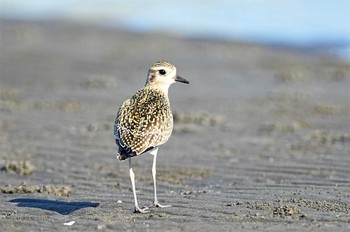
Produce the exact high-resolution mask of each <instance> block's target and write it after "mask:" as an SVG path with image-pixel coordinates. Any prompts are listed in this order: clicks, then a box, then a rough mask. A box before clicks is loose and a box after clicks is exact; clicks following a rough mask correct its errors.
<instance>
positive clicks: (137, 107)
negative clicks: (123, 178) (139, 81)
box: [114, 61, 189, 213]
mask: <svg viewBox="0 0 350 232" xmlns="http://www.w3.org/2000/svg"><path fill="white" fill-rule="evenodd" d="M174 82H182V83H186V84H189V82H188V81H187V80H186V79H184V78H182V77H180V76H178V75H176V68H175V66H174V65H172V64H170V63H169V62H166V61H158V62H155V63H154V64H153V65H152V66H151V68H150V69H149V71H148V76H147V81H146V85H145V87H144V88H143V89H140V90H139V91H137V92H136V93H135V94H134V95H133V96H132V97H131V98H130V99H127V100H126V101H125V102H124V103H123V104H122V106H121V107H120V109H119V111H118V115H117V118H116V119H115V122H114V135H115V141H116V143H117V144H118V158H119V159H120V160H125V159H129V172H130V180H131V185H132V190H133V195H134V201H135V212H138V213H147V212H149V211H148V208H147V207H146V208H140V207H139V205H138V202H137V197H136V187H135V173H134V171H133V169H132V165H131V158H132V157H134V156H137V155H140V154H142V153H145V152H147V151H149V152H150V154H152V155H153V157H154V158H153V165H152V176H153V183H154V203H153V205H154V206H156V207H169V206H170V205H161V204H159V202H158V198H157V185H156V160H157V154H158V146H160V145H162V144H163V143H165V142H166V141H168V139H169V137H170V135H171V132H172V130H173V115H172V113H171V108H170V103H169V98H168V89H169V87H170V85H171V84H173V83H174Z"/></svg>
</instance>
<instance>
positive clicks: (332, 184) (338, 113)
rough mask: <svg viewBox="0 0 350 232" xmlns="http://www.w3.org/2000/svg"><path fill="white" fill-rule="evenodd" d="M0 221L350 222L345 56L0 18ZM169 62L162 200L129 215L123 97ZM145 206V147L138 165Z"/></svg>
mask: <svg viewBox="0 0 350 232" xmlns="http://www.w3.org/2000/svg"><path fill="white" fill-rule="evenodd" d="M0 30H1V31H0V32H1V44H0V49H1V55H0V68H1V69H0V78H1V80H0V81H1V82H0V98H1V101H0V114H1V118H0V131H1V133H0V144H1V153H0V169H1V171H0V189H1V193H0V195H1V197H0V230H1V231H57V230H59V231H71V230H74V231H90V230H101V231H109V230H111V231H112V230H113V231H173V232H175V231H213V230H219V231H256V230H258V231H349V230H350V152H349V145H350V125H349V124H350V120H349V118H350V103H349V100H350V94H349V88H350V64H349V63H348V62H345V61H341V60H337V59H336V58H334V57H330V56H327V55H324V54H303V53H302V52H301V51H293V50H288V49H282V48H271V47H263V46H258V45H253V44H245V43H237V42H227V41H210V40H204V39H185V38H181V37H179V36H176V35H166V34H163V33H154V34H137V33H130V32H127V31H124V30H122V29H110V28H104V29H103V28H96V27H89V26H82V25H75V24H74V25H73V24H70V23H68V22H61V23H59V22H46V23H44V22H14V21H5V20H2V21H1V27H0ZM160 59H166V60H169V61H171V62H172V63H174V64H175V65H176V66H177V69H178V74H179V75H181V76H183V77H185V78H186V79H188V80H189V81H190V82H191V84H190V85H181V84H176V85H174V86H172V87H171V89H170V100H171V105H172V108H173V112H174V121H175V128H174V132H173V135H172V137H171V139H170V140H169V141H168V143H166V144H165V145H163V146H161V147H160V149H159V153H158V191H159V196H158V197H159V200H160V202H161V203H165V204H171V205H172V207H171V208H162V209H160V208H151V213H149V214H134V213H133V197H132V191H131V184H130V179H129V174H128V162H120V161H118V160H117V159H116V145H115V144H114V137H113V122H114V118H115V115H116V112H117V109H118V108H119V105H120V104H121V103H122V102H123V101H124V100H125V99H126V98H128V97H130V96H131V95H132V94H133V93H134V92H135V91H136V90H138V89H139V88H141V87H142V86H143V85H144V83H145V78H146V74H147V70H148V67H149V66H150V65H151V64H152V63H153V62H154V61H156V60H160ZM133 164H134V170H135V173H136V180H137V182H136V185H137V186H136V187H137V194H138V198H139V202H140V205H141V206H148V205H151V203H152V198H153V193H152V191H153V189H152V177H151V165H152V157H151V156H150V155H148V154H145V155H142V156H140V157H138V158H136V159H134V161H133Z"/></svg>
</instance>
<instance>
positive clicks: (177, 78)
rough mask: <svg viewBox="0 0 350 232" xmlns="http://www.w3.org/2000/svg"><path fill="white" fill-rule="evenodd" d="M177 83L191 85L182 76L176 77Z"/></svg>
mask: <svg viewBox="0 0 350 232" xmlns="http://www.w3.org/2000/svg"><path fill="white" fill-rule="evenodd" d="M175 81H177V82H182V83H185V84H189V83H190V82H189V81H188V80H186V79H185V78H183V77H180V76H176V77H175Z"/></svg>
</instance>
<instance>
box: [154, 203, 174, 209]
mask: <svg viewBox="0 0 350 232" xmlns="http://www.w3.org/2000/svg"><path fill="white" fill-rule="evenodd" d="M153 206H154V207H156V208H168V207H171V205H161V204H159V202H154V203H153Z"/></svg>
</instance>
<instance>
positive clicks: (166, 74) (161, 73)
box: [146, 61, 190, 92]
mask: <svg viewBox="0 0 350 232" xmlns="http://www.w3.org/2000/svg"><path fill="white" fill-rule="evenodd" d="M174 82H182V83H185V84H189V83H190V82H189V81H188V80H186V79H184V78H182V77H180V76H178V75H177V74H176V67H175V66H174V65H173V64H171V63H169V62H167V61H157V62H155V63H154V64H153V65H152V66H151V67H150V69H149V71H148V77H147V81H146V86H150V87H153V88H157V89H160V90H164V91H166V92H167V91H168V89H169V87H170V85H171V84H172V83H174Z"/></svg>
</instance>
